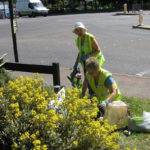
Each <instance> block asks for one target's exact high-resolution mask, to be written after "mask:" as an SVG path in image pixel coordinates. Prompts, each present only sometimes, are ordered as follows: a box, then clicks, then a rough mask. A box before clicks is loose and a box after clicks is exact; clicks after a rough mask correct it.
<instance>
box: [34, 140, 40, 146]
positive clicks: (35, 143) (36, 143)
mask: <svg viewBox="0 0 150 150" xmlns="http://www.w3.org/2000/svg"><path fill="white" fill-rule="evenodd" d="M33 144H34V145H40V144H41V141H40V140H34V141H33Z"/></svg>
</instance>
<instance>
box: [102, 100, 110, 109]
mask: <svg viewBox="0 0 150 150" xmlns="http://www.w3.org/2000/svg"><path fill="white" fill-rule="evenodd" d="M108 104H109V101H108V100H107V99H106V100H104V101H102V107H103V108H104V109H105V108H106V106H107V105H108Z"/></svg>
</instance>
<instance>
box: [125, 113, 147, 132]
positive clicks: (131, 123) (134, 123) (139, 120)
mask: <svg viewBox="0 0 150 150" xmlns="http://www.w3.org/2000/svg"><path fill="white" fill-rule="evenodd" d="M128 129H129V130H130V131H137V132H149V133H150V112H146V111H144V112H143V116H142V117H134V118H131V117H128Z"/></svg>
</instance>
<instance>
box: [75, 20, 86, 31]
mask: <svg viewBox="0 0 150 150" xmlns="http://www.w3.org/2000/svg"><path fill="white" fill-rule="evenodd" d="M77 28H82V29H84V30H85V31H86V30H87V29H86V28H85V26H84V24H83V23H82V22H77V23H76V24H75V25H74V28H73V30H72V32H73V33H74V32H75V29H77Z"/></svg>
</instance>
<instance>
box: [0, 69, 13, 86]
mask: <svg viewBox="0 0 150 150" xmlns="http://www.w3.org/2000/svg"><path fill="white" fill-rule="evenodd" d="M9 80H14V77H13V76H12V75H11V74H10V73H9V72H8V71H7V70H5V69H4V68H1V69H0V87H2V86H4V85H5V84H6V83H8V81H9Z"/></svg>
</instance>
